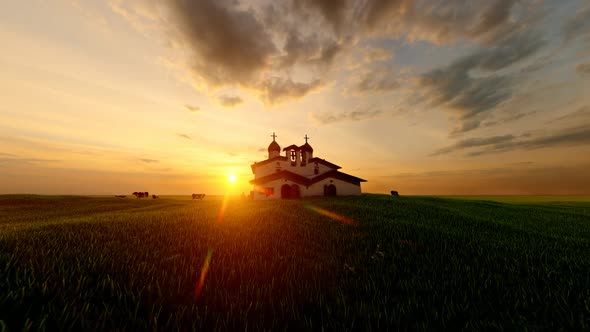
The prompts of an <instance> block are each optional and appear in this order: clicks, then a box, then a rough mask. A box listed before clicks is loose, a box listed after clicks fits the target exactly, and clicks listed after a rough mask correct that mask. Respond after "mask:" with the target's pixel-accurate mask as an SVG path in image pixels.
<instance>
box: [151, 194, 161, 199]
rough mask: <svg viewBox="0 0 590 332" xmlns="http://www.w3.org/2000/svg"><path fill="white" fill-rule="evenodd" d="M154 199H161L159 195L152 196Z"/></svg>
mask: <svg viewBox="0 0 590 332" xmlns="http://www.w3.org/2000/svg"><path fill="white" fill-rule="evenodd" d="M152 198H153V199H156V198H160V196H158V195H152Z"/></svg>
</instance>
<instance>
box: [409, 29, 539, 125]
mask: <svg viewBox="0 0 590 332" xmlns="http://www.w3.org/2000/svg"><path fill="white" fill-rule="evenodd" d="M544 45H545V41H544V40H543V39H541V37H540V35H538V34H536V33H532V32H527V33H523V34H519V35H515V36H512V37H510V38H508V39H506V40H504V41H502V42H501V43H499V44H497V45H494V46H491V47H488V48H484V49H481V50H478V51H476V52H474V53H472V54H470V55H467V56H464V57H462V58H459V59H458V60H456V61H455V62H453V63H451V64H450V65H449V66H447V67H444V68H441V69H435V70H432V71H430V72H427V73H425V74H423V75H421V76H420V77H419V79H418V87H419V88H420V91H421V92H422V93H425V97H426V99H427V100H428V102H429V104H430V105H431V106H434V107H439V106H440V107H443V108H444V109H447V110H449V111H450V112H452V113H453V114H456V115H458V117H459V121H461V123H460V126H459V127H458V128H455V130H454V133H461V132H466V131H469V130H473V129H475V128H477V127H479V125H480V122H481V120H482V118H484V117H486V116H487V113H488V112H490V111H491V110H493V109H494V108H496V107H497V106H499V105H500V104H501V103H503V102H505V101H507V100H509V99H510V98H511V97H512V95H513V92H514V89H515V88H516V87H515V85H516V83H517V82H518V80H517V78H516V77H515V76H514V75H510V74H499V73H497V72H498V71H500V70H504V69H506V68H509V67H511V66H513V65H515V64H517V63H519V62H521V61H522V60H524V59H526V58H528V57H530V56H532V55H533V54H535V53H536V52H538V51H539V50H540V49H541V48H542V47H543V46H544Z"/></svg>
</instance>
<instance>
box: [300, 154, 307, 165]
mask: <svg viewBox="0 0 590 332" xmlns="http://www.w3.org/2000/svg"><path fill="white" fill-rule="evenodd" d="M305 164H306V162H305V151H301V166H305Z"/></svg>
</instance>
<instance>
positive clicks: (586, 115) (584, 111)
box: [547, 105, 590, 123]
mask: <svg viewBox="0 0 590 332" xmlns="http://www.w3.org/2000/svg"><path fill="white" fill-rule="evenodd" d="M571 119H575V120H578V121H579V120H580V119H590V106H588V105H585V106H582V107H580V108H578V109H577V110H576V111H574V112H572V113H568V114H566V115H562V116H560V117H557V118H555V119H553V120H551V121H548V122H547V123H553V122H557V121H564V120H566V121H567V120H571Z"/></svg>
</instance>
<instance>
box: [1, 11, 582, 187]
mask: <svg viewBox="0 0 590 332" xmlns="http://www.w3.org/2000/svg"><path fill="white" fill-rule="evenodd" d="M0 43H1V44H2V51H1V52H0V73H1V75H0V142H1V143H0V194H9V193H32V194H109V195H110V194H130V193H131V192H134V191H149V192H150V193H154V194H163V195H166V194H191V193H208V194H224V193H231V194H240V193H242V192H245V193H248V192H249V191H250V190H251V186H250V185H249V183H248V181H249V180H251V179H253V177H254V176H253V174H252V171H251V169H250V165H251V164H252V163H254V162H255V161H261V160H264V159H266V158H267V151H266V149H267V147H268V145H269V144H270V142H271V141H272V138H271V137H270V135H271V134H272V133H273V132H275V133H276V134H277V142H278V143H279V144H280V145H281V147H285V146H288V145H291V144H297V145H302V144H303V143H304V142H305V141H304V136H305V135H308V136H309V137H310V140H309V143H310V144H311V145H312V146H313V148H314V156H315V157H320V158H323V159H326V160H328V161H330V162H332V163H335V164H337V165H339V166H341V167H342V169H341V171H342V172H345V173H348V174H351V175H354V176H357V177H360V178H363V179H366V180H367V181H368V182H366V183H362V190H363V192H371V193H388V192H389V191H390V190H397V191H399V192H400V194H402V195H403V194H414V195H416V194H418V195H445V194H446V195H477V194H496V195H533V194H555V195H590V94H589V92H590V2H588V1H573V0H572V1H568V0H559V1H549V0H547V1H541V0H470V1H468V0H448V1H430V0H428V1H426V0H424V1H418V0H416V1H414V0H379V1H377V0H297V1H295V0H284V1H275V0H260V1H240V0H228V1H224V0H195V1H188V0H187V1H182V0H104V1H102V0H101V1H91V0H87V1H82V0H30V1H20V0H19V1H17V0H3V1H1V2H0ZM231 175H234V176H235V177H236V179H237V181H236V182H235V183H230V182H229V181H228V178H229V177H230V176H231Z"/></svg>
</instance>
